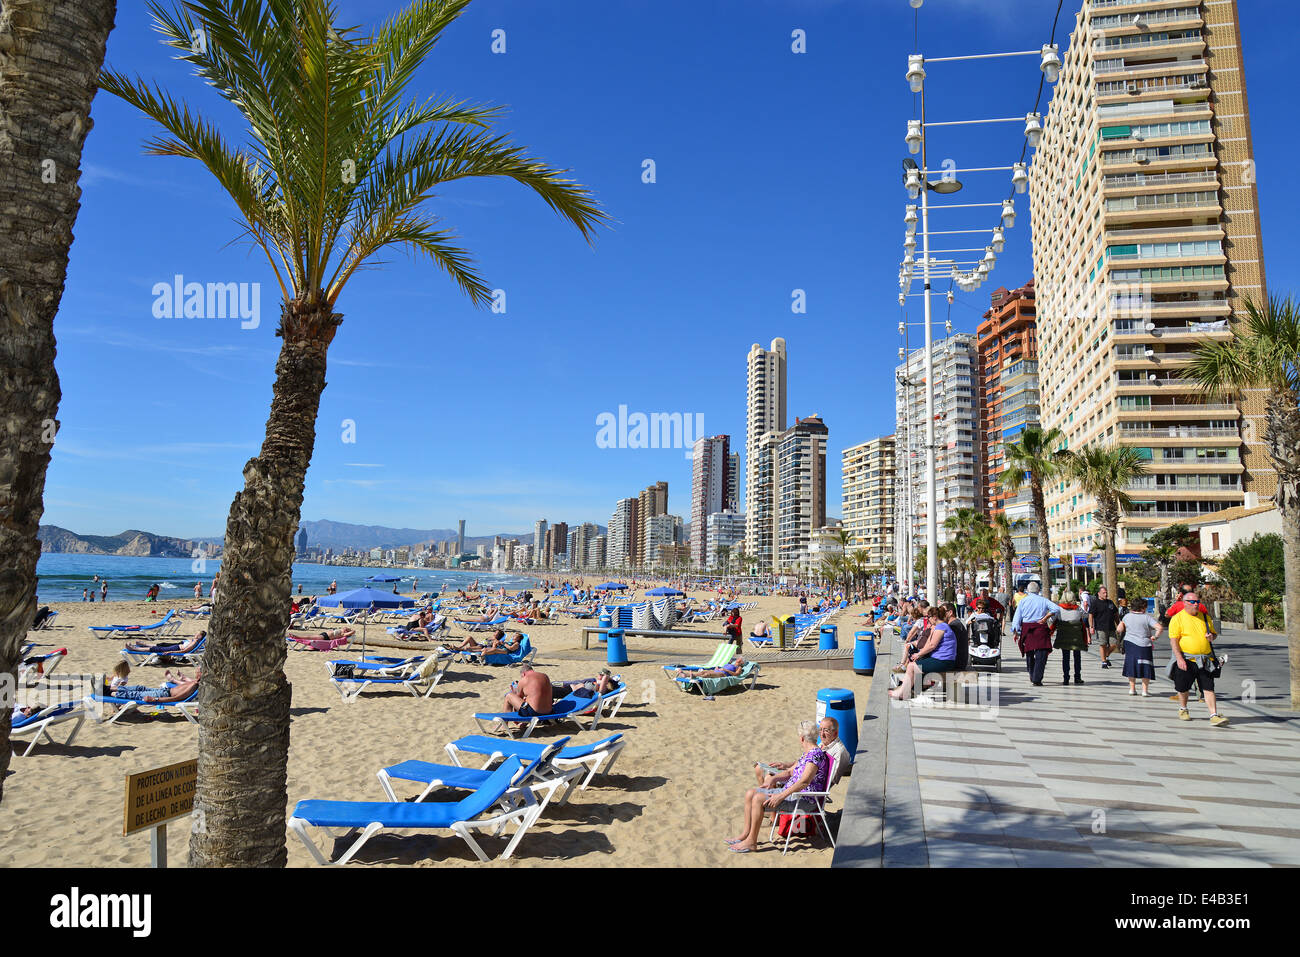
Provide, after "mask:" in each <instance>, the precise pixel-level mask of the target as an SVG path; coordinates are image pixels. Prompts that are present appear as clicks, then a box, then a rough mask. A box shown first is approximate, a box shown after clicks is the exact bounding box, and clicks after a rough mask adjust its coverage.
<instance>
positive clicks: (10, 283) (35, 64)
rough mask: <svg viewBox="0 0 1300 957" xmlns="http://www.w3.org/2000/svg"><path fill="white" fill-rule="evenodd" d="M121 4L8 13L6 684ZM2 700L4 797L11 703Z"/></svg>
mask: <svg viewBox="0 0 1300 957" xmlns="http://www.w3.org/2000/svg"><path fill="white" fill-rule="evenodd" d="M116 10H117V4H116V2H115V0H25V2H22V3H5V4H3V7H2V8H0V51H3V53H0V73H2V74H3V79H0V130H4V131H5V133H4V135H2V136H0V168H3V169H4V175H3V176H0V430H2V431H3V434H4V441H3V442H0V476H3V478H0V515H3V516H4V520H3V521H0V555H3V556H4V573H3V574H0V688H4V687H6V684H7V685H8V687H11V688H12V687H17V680H18V676H17V671H16V669H17V667H18V650H19V648H21V647H22V644H23V641H24V639H25V638H26V637H27V629H28V628H29V627H30V626H31V623H32V621H33V620H34V619H35V617H36V560H37V558H39V557H40V553H41V543H40V542H39V541H38V540H37V538H36V535H37V530H38V528H39V527H40V524H41V515H42V513H43V512H44V510H45V504H44V498H43V496H44V492H45V470H46V468H47V467H48V466H49V464H50V450H51V446H52V444H53V442H54V435H55V432H56V431H57V430H58V422H57V416H58V414H59V399H60V398H61V392H60V390H59V376H58V373H56V372H55V370H54V315H55V313H57V312H58V311H59V302H60V300H61V299H62V297H63V282H64V279H65V278H66V276H67V272H68V250H69V248H70V247H71V245H72V227H73V224H74V223H75V222H76V219H77V209H78V207H79V205H80V201H81V187H80V185H78V181H79V179H80V175H81V148H82V146H83V145H84V144H85V142H86V134H87V133H89V132H90V127H91V122H90V101H91V100H93V99H94V97H95V91H96V89H97V88H98V77H99V70H100V67H102V66H103V64H104V48H105V46H106V45H107V43H108V34H109V32H110V31H111V30H112V29H113V18H114V16H115V15H116ZM10 697H11V696H10V695H8V694H3V695H0V798H2V797H3V796H4V779H5V777H6V775H7V774H8V769H9V756H10V754H9V752H10V748H9V727H10V711H11V709H12V707H13V702H12V701H11V700H9V699H10Z"/></svg>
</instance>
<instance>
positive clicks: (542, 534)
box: [533, 518, 547, 564]
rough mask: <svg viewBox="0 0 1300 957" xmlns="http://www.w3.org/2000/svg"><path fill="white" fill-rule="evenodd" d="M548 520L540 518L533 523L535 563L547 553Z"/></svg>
mask: <svg viewBox="0 0 1300 957" xmlns="http://www.w3.org/2000/svg"><path fill="white" fill-rule="evenodd" d="M546 528H547V525H546V519H544V518H539V519H538V520H537V521H536V522H534V523H533V561H534V563H535V564H536V563H537V559H538V558H539V557H540V556H541V555H544V554H545V553H546Z"/></svg>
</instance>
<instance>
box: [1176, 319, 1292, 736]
mask: <svg viewBox="0 0 1300 957" xmlns="http://www.w3.org/2000/svg"><path fill="white" fill-rule="evenodd" d="M1245 311H1246V315H1245V318H1244V319H1241V320H1239V321H1238V322H1236V323H1235V324H1234V325H1233V326H1232V338H1231V339H1228V340H1224V341H1222V342H1206V343H1203V344H1202V345H1201V346H1200V347H1199V348H1198V349H1197V350H1196V352H1195V353H1194V358H1193V360H1192V363H1191V365H1190V366H1188V367H1187V369H1186V370H1184V372H1183V373H1182V375H1183V376H1184V377H1185V378H1188V379H1191V380H1192V381H1194V382H1196V383H1197V384H1198V385H1200V386H1201V388H1202V389H1204V390H1205V392H1206V393H1207V394H1210V395H1216V396H1221V397H1227V396H1232V395H1236V394H1239V393H1241V392H1244V391H1246V390H1248V389H1262V390H1264V392H1265V399H1264V402H1265V406H1264V408H1265V419H1264V445H1265V446H1266V447H1267V449H1268V457H1269V460H1270V461H1271V462H1272V464H1273V468H1274V469H1275V470H1276V471H1277V489H1276V491H1275V492H1274V493H1273V500H1274V501H1275V502H1277V507H1278V510H1279V511H1280V512H1281V513H1282V551H1283V555H1284V557H1285V559H1286V589H1285V591H1286V599H1285V607H1286V634H1287V648H1288V657H1289V658H1290V662H1291V707H1292V708H1293V709H1296V710H1300V311H1297V307H1296V303H1295V302H1294V301H1293V300H1292V299H1291V297H1290V296H1288V297H1287V298H1286V299H1279V298H1277V297H1270V298H1269V300H1268V302H1267V303H1265V304H1264V306H1263V307H1262V308H1261V307H1260V306H1259V305H1258V304H1257V303H1255V302H1254V301H1252V300H1249V299H1248V300H1246V307H1245Z"/></svg>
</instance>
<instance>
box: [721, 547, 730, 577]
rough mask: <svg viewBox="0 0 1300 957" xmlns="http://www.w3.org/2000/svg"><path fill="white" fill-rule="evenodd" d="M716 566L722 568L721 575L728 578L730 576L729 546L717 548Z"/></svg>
mask: <svg viewBox="0 0 1300 957" xmlns="http://www.w3.org/2000/svg"><path fill="white" fill-rule="evenodd" d="M718 564H719V565H720V566H722V574H723V575H724V576H729V575H730V574H731V546H730V545H719V546H718Z"/></svg>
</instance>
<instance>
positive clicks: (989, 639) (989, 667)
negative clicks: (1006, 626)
mask: <svg viewBox="0 0 1300 957" xmlns="http://www.w3.org/2000/svg"><path fill="white" fill-rule="evenodd" d="M966 627H967V628H968V629H969V631H970V670H971V671H1001V670H1002V626H1001V625H1000V624H998V621H997V619H995V618H972V619H970V620H969V621H967V622H966Z"/></svg>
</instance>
